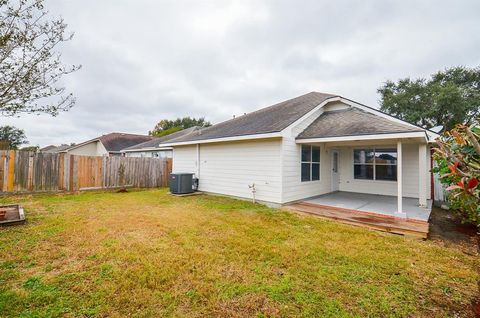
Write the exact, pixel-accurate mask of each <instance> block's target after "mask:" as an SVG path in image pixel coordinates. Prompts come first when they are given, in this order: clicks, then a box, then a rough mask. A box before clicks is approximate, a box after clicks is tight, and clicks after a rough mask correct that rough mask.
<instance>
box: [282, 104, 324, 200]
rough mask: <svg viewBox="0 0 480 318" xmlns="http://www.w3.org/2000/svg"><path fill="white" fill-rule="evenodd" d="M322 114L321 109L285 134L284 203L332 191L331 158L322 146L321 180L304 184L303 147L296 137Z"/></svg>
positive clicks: (283, 145)
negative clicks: (302, 169)
mask: <svg viewBox="0 0 480 318" xmlns="http://www.w3.org/2000/svg"><path fill="white" fill-rule="evenodd" d="M322 113H323V109H319V110H317V111H315V112H313V113H312V114H310V116H308V117H307V118H305V120H304V121H302V122H300V123H299V124H298V125H296V126H295V127H292V128H291V129H288V130H286V131H285V132H284V137H283V142H282V174H283V178H282V180H283V187H282V203H287V202H292V201H296V200H301V199H304V198H308V197H313V196H316V195H320V194H325V193H328V192H330V191H331V181H330V180H331V174H330V157H329V154H328V153H327V152H326V149H325V146H324V145H320V180H318V181H305V182H302V180H301V166H300V161H301V145H299V144H297V143H296V142H295V137H296V136H298V134H300V133H301V132H302V131H303V130H305V128H307V127H308V126H309V125H310V124H311V123H312V122H313V121H314V120H315V119H317V118H318V116H320V115H321V114H322Z"/></svg>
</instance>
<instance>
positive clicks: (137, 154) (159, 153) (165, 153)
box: [125, 150, 173, 158]
mask: <svg viewBox="0 0 480 318" xmlns="http://www.w3.org/2000/svg"><path fill="white" fill-rule="evenodd" d="M172 156H173V151H172V150H149V151H128V152H125V157H131V158H172Z"/></svg>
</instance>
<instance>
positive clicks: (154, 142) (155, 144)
mask: <svg viewBox="0 0 480 318" xmlns="http://www.w3.org/2000/svg"><path fill="white" fill-rule="evenodd" d="M200 129H201V127H198V126H194V127H190V128H186V129H183V130H180V131H177V132H174V133H173V134H170V135H166V136H163V137H155V138H154V139H152V140H149V141H146V142H142V143H141V144H137V145H134V146H131V147H128V148H125V149H123V150H122V151H125V150H141V149H145V148H161V146H160V143H165V142H167V141H169V142H170V141H172V140H174V139H177V138H180V137H184V136H187V135H189V134H191V133H193V132H195V131H197V130H200Z"/></svg>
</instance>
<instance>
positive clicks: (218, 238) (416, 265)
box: [0, 189, 480, 317]
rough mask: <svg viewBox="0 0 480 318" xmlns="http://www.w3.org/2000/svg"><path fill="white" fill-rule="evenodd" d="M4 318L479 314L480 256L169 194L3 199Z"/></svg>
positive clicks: (0, 266)
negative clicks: (6, 220) (20, 212)
mask: <svg viewBox="0 0 480 318" xmlns="http://www.w3.org/2000/svg"><path fill="white" fill-rule="evenodd" d="M0 202H2V203H13V202H20V203H21V204H23V205H24V207H25V210H26V213H27V218H28V223H27V224H26V225H24V226H15V227H9V228H0V316H5V317H8V316H15V317H19V316H20V317H57V316H62V317H70V316H71V317H78V316H83V317H97V316H101V317H106V316H108V317H123V316H131V317H161V316H176V317H210V316H220V317H292V316H298V317H365V316H371V317H449V316H454V315H456V316H458V317H465V316H467V317H468V316H472V315H473V314H472V312H471V302H472V300H473V299H474V298H475V297H476V296H477V293H478V286H477V281H478V280H479V272H478V268H479V265H480V261H479V258H478V255H475V254H474V253H473V254H470V255H469V254H468V253H464V252H462V250H461V249H460V248H456V247H455V246H444V245H443V244H441V242H435V241H419V240H416V239H410V238H405V237H402V236H395V235H392V234H386V233H380V232H373V231H368V230H365V229H362V228H357V227H352V226H348V225H342V224H339V223H335V222H330V221H325V220H320V219H317V218H314V217H310V216H300V215H296V214H291V213H289V212H283V211H280V210H276V209H270V208H266V207H264V206H261V205H252V204H251V203H248V202H243V201H238V200H233V199H228V198H224V197H217V196H206V195H205V196H195V197H184V198H177V197H172V196H169V195H168V194H167V191H166V190H164V189H162V190H148V191H136V192H135V191H134V192H129V193H109V192H90V193H82V194H79V195H36V196H20V197H7V198H5V197H4V198H1V199H0Z"/></svg>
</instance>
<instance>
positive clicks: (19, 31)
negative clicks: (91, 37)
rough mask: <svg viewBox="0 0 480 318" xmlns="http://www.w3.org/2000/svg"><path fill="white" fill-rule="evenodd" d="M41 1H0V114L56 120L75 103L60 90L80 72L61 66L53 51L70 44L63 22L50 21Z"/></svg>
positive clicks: (60, 20) (70, 37)
mask: <svg viewBox="0 0 480 318" xmlns="http://www.w3.org/2000/svg"><path fill="white" fill-rule="evenodd" d="M43 2H44V0H0V115H3V116H17V115H20V114H22V113H37V114H38V113H46V114H50V115H53V116H55V115H57V114H58V113H59V112H60V111H66V110H68V109H70V108H71V107H72V106H73V105H74V104H75V97H74V96H73V95H72V94H71V93H66V92H65V87H63V86H62V85H59V82H58V81H59V79H60V78H61V77H62V75H65V74H69V73H71V72H74V71H76V70H78V69H79V68H80V66H79V65H72V66H65V65H64V64H62V62H61V60H60V58H61V54H60V53H58V52H56V51H55V48H56V47H57V45H58V44H60V43H62V42H66V41H69V40H71V39H72V37H73V33H70V34H67V33H66V28H67V25H66V24H65V23H64V21H63V19H62V18H52V17H50V16H49V12H48V11H47V10H46V9H45V7H44V4H43Z"/></svg>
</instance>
